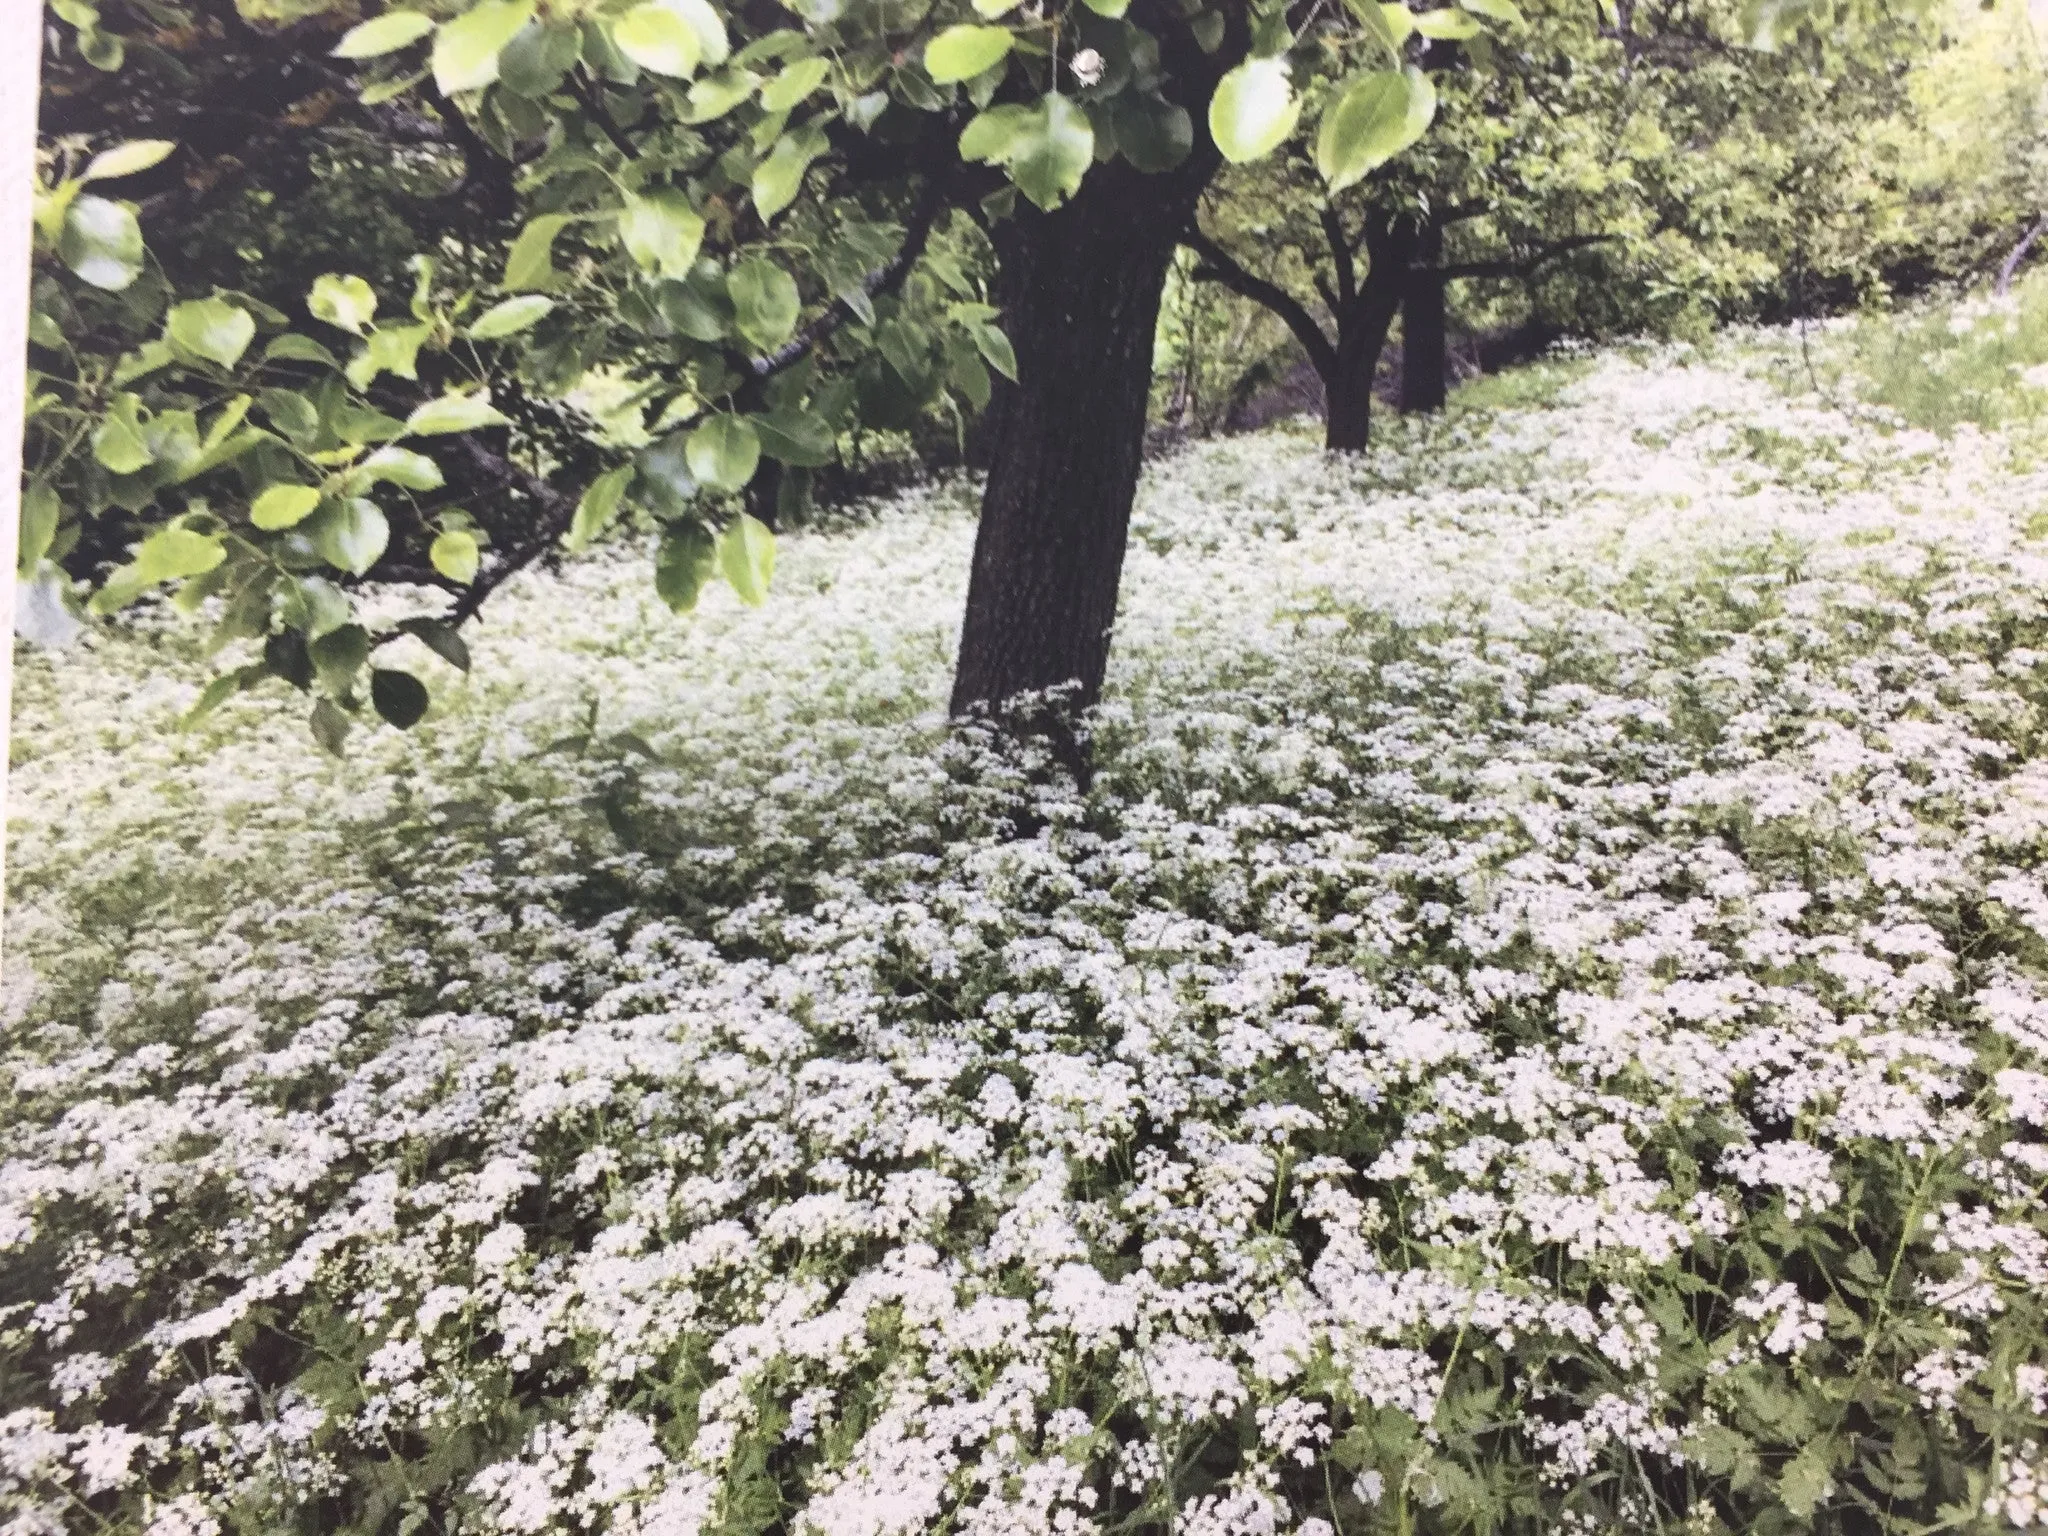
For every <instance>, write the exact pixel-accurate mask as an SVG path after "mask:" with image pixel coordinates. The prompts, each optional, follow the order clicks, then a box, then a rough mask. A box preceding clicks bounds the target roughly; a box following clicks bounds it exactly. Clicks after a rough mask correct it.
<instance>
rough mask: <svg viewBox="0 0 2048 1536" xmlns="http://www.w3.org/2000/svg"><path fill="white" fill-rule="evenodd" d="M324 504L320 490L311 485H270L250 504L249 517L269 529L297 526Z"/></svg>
mask: <svg viewBox="0 0 2048 1536" xmlns="http://www.w3.org/2000/svg"><path fill="white" fill-rule="evenodd" d="M319 505H320V492H319V491H318V490H317V489H316V488H315V487H313V486H310V485H270V486H265V487H264V488H263V491H262V493H261V494H260V495H259V496H257V498H256V499H255V500H254V501H253V502H251V503H250V504H249V521H250V522H252V523H254V524H255V525H256V526H257V527H258V528H261V529H262V530H263V531H264V532H265V533H275V532H277V531H278V530H279V529H281V528H295V527H297V526H298V525H299V524H300V523H303V522H304V521H305V520H306V519H307V518H309V517H311V516H312V515H313V509H314V508H315V507H317V506H319Z"/></svg>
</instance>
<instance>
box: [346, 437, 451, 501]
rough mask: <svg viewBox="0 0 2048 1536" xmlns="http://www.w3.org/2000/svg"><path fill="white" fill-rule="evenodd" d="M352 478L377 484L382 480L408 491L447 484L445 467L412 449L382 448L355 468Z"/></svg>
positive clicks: (434, 488)
mask: <svg viewBox="0 0 2048 1536" xmlns="http://www.w3.org/2000/svg"><path fill="white" fill-rule="evenodd" d="M351 479H352V480H355V481H359V482H360V483H361V484H363V485H375V484H377V482H379V481H380V480H383V481H389V482H390V483H391V484H393V485H397V486H403V487H404V488H405V489H406V490H408V491H433V490H439V489H440V487H441V485H442V484H443V483H444V482H443V481H442V478H441V466H440V465H438V464H436V463H435V462H434V461H433V460H432V459H430V458H428V457H427V456H426V455H425V454H424V453H414V452H413V451H412V450H411V449H410V448H398V447H385V448H379V449H378V450H377V451H376V452H375V453H373V454H371V455H370V456H369V457H368V458H367V459H365V460H363V462H362V463H360V464H358V465H357V466H356V468H355V474H354V475H353V476H351Z"/></svg>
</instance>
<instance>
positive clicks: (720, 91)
mask: <svg viewBox="0 0 2048 1536" xmlns="http://www.w3.org/2000/svg"><path fill="white" fill-rule="evenodd" d="M760 83H761V77H760V76H759V75H757V74H755V73H754V72H753V71H752V70H750V69H728V70H726V71H724V72H723V73H722V74H717V75H707V76H706V77H705V78H704V79H702V80H699V81H698V82H697V83H696V84H694V85H692V86H691V87H690V99H689V110H688V111H687V112H685V113H684V114H683V121H684V122H686V123H692V124H695V123H708V122H712V121H714V120H715V119H717V118H721V117H723V116H725V114H726V113H728V112H730V111H731V110H732V109H733V108H734V107H736V106H738V105H739V104H740V103H741V102H743V101H745V100H746V99H747V98H748V97H749V96H751V95H753V94H754V88H755V87H756V86H758V85H759V84H760Z"/></svg>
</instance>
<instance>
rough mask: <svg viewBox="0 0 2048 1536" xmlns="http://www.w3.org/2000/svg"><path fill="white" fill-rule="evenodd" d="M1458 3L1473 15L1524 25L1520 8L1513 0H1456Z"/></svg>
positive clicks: (1516, 25)
mask: <svg viewBox="0 0 2048 1536" xmlns="http://www.w3.org/2000/svg"><path fill="white" fill-rule="evenodd" d="M1458 4H1459V5H1461V6H1463V7H1464V8H1465V9H1466V10H1468V11H1470V12H1472V14H1473V15H1475V16H1485V17H1488V18H1490V19H1491V20H1494V21H1504V22H1506V23H1508V25H1510V26H1515V27H1519V26H1522V25H1524V24H1525V23H1524V21H1523V17H1522V8H1521V7H1520V6H1518V5H1516V4H1515V0H1458Z"/></svg>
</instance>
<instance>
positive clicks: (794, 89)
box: [761, 59, 832, 112]
mask: <svg viewBox="0 0 2048 1536" xmlns="http://www.w3.org/2000/svg"><path fill="white" fill-rule="evenodd" d="M831 73H832V65H831V64H830V62H828V61H827V60H825V59H798V60H797V61H796V62H795V63H793V64H786V65H784V66H783V68H782V71H781V73H779V74H777V75H776V77H775V78H774V79H773V80H770V81H769V82H768V83H767V84H766V85H764V86H762V87H761V105H762V107H763V108H765V109H766V110H767V111H770V112H787V111H789V110H790V109H791V108H793V107H794V106H796V104H797V103H798V102H800V101H802V100H803V99H804V98H805V97H806V96H808V95H810V94H811V92H813V91H815V90H816V89H817V88H818V87H819V86H821V85H823V84H824V83H825V81H826V80H827V79H828V78H829V77H830V75H831Z"/></svg>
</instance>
